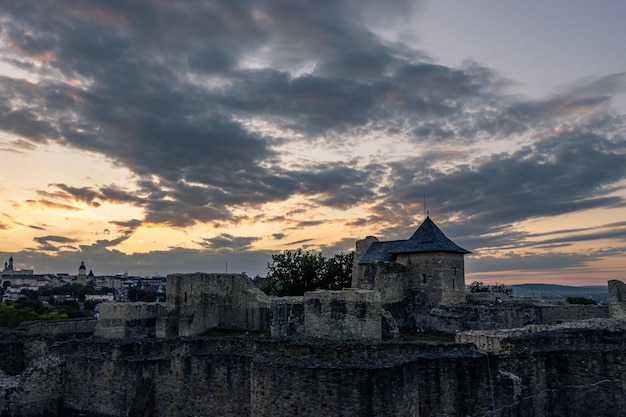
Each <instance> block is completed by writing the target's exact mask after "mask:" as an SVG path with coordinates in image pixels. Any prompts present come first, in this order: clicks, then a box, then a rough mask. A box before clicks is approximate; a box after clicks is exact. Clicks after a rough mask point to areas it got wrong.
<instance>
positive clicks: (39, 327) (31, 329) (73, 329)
mask: <svg viewBox="0 0 626 417" xmlns="http://www.w3.org/2000/svg"><path fill="white" fill-rule="evenodd" d="M96 324H97V320H96V319H95V318H78V319H65V320H37V321H27V322H23V323H21V324H20V325H19V326H18V327H17V329H16V330H18V331H24V332H26V333H28V334H33V335H34V334H50V335H54V334H59V335H61V334H72V335H75V334H80V333H85V334H93V332H94V330H95V328H96Z"/></svg>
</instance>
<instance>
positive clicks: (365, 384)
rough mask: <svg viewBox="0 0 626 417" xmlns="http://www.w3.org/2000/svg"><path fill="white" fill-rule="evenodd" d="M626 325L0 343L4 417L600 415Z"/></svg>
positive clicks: (14, 337)
mask: <svg viewBox="0 0 626 417" xmlns="http://www.w3.org/2000/svg"><path fill="white" fill-rule="evenodd" d="M625 336H626V324H625V323H624V321H615V322H613V324H612V325H610V326H607V325H605V324H600V323H598V326H591V325H587V326H586V327H584V328H583V327H580V326H579V327H571V328H560V329H558V330H557V331H538V332H535V333H534V334H532V335H530V334H529V335H517V336H511V337H509V338H508V339H506V340H504V339H503V340H501V341H500V344H501V346H502V347H503V348H502V349H500V350H499V351H497V352H495V351H494V352H489V353H487V352H486V351H484V350H479V349H477V348H476V346H475V345H474V344H467V343H449V344H431V343H424V342H421V343H420V342H399V341H393V342H392V341H379V342H368V343H362V342H358V343H355V342H333V341H324V340H317V341H312V340H308V341H298V340H281V339H273V338H270V337H267V336H266V337H252V336H240V337H234V338H210V337H185V338H166V339H156V338H152V339H148V338H143V339H130V338H127V339H116V340H110V339H102V338H93V337H92V338H82V339H81V338H76V337H71V338H61V337H59V336H58V335H57V336H50V337H48V338H42V337H41V336H40V335H38V336H28V335H24V334H23V333H21V332H6V333H3V334H2V337H1V338H0V352H1V353H2V355H3V360H2V361H0V415H2V416H3V417H4V416H12V417H31V416H32V417H35V416H49V417H56V416H64V417H65V416H69V417H72V416H90V417H105V416H133V417H134V416H153V417H179V416H192V415H219V416H223V417H235V416H237V417H241V416H250V417H257V416H258V417H262V416H270V415H271V416H276V417H281V416H294V415H298V416H311V417H313V416H328V417H335V416H336V417H339V416H352V415H363V416H368V415H371V416H381V417H385V416H389V417H392V416H393V417H403V416H407V417H408V416H415V415H419V416H442V415H450V416H451V415H457V416H495V415H498V416H508V417H531V416H537V417H539V416H541V417H544V416H547V417H551V416H553V417H556V416H563V415H568V416H574V417H586V416H589V417H591V416H593V417H595V416H598V415H602V416H606V417H613V416H615V417H617V416H622V415H623V410H624V409H625V407H626V392H625V388H626V387H625V385H624V383H623V381H624V380H625V379H626V337H625Z"/></svg>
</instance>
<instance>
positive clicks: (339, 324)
mask: <svg viewBox="0 0 626 417" xmlns="http://www.w3.org/2000/svg"><path fill="white" fill-rule="evenodd" d="M381 320H382V316H381V304H380V293H379V292H378V291H367V290H349V291H311V292H306V293H304V334H305V336H308V337H315V338H323V339H330V340H359V339H380V338H381V337H382V322H381Z"/></svg>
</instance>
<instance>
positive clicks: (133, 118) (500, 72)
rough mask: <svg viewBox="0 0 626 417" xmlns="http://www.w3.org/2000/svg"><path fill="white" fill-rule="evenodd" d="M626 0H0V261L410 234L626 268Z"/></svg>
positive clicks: (540, 275)
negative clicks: (427, 223) (427, 222)
mask: <svg viewBox="0 0 626 417" xmlns="http://www.w3.org/2000/svg"><path fill="white" fill-rule="evenodd" d="M625 18H626V3H625V2H623V1H621V0H613V1H611V0H607V1H604V2H602V3H597V2H592V1H589V0H588V1H581V0H553V1H550V2H545V1H538V0H529V1H524V2H519V1H512V0H511V1H496V0H473V1H471V2H469V1H464V0H436V1H434V0H431V1H414V0H413V1H411V0H391V1H389V0H388V1H386V2H380V1H374V0H358V1H357V0H332V1H330V0H316V1H306V0H293V1H284V0H230V1H228V2H225V1H198V0H175V1H164V0H137V1H133V2H122V1H111V0H93V1H89V2H81V1H69V0H68V1H60V0H59V1H48V2H41V1H38V0H21V1H19V2H12V1H4V2H0V92H1V94H2V98H3V99H2V100H1V101H0V158H1V159H0V161H1V162H0V167H1V168H0V201H1V203H0V204H1V206H0V207H1V210H0V260H1V259H2V258H5V262H6V261H8V258H9V257H10V256H13V258H14V262H15V268H16V269H33V270H34V271H35V273H57V272H66V273H70V274H76V273H77V272H78V266H79V265H80V262H81V261H84V262H85V265H86V266H87V269H88V270H89V269H91V270H93V272H94V274H96V275H105V274H118V273H128V274H130V275H139V276H145V275H167V274H169V273H175V272H183V273H184V272H196V271H201V272H226V271H227V272H245V273H247V274H248V275H249V276H255V275H261V276H264V275H265V274H266V272H267V264H268V262H270V261H271V256H272V254H276V253H279V252H280V251H283V250H295V249H298V248H303V249H305V250H308V251H313V252H322V253H323V254H324V255H325V256H332V255H334V254H336V253H339V252H344V253H345V252H348V251H350V250H353V249H354V244H355V241H356V240H357V239H361V238H364V237H365V236H370V235H372V236H377V237H378V238H379V239H381V240H396V239H407V238H408V237H409V236H411V234H412V233H413V232H414V231H415V229H416V228H417V227H418V226H419V224H420V223H421V222H422V221H423V220H424V218H425V216H426V214H427V213H428V215H429V216H430V217H431V219H433V221H434V222H435V223H436V224H437V225H438V226H439V227H440V228H441V229H442V231H443V232H444V233H445V234H446V235H447V236H448V237H449V238H450V239H452V240H453V241H454V242H455V243H456V244H458V245H459V246H461V247H463V248H466V249H468V250H470V251H471V252H472V254H471V255H468V256H466V261H465V265H466V282H468V283H469V282H471V281H475V280H479V281H483V282H485V283H493V282H499V283H504V284H515V283H524V282H533V283H536V282H540V283H556V284H567V285H606V282H607V280H609V279H621V280H626V256H625V255H626V207H625V203H626V72H625V71H626V55H625V54H623V51H622V50H623V44H624V41H625V40H626V25H624V24H623V22H624V19H625Z"/></svg>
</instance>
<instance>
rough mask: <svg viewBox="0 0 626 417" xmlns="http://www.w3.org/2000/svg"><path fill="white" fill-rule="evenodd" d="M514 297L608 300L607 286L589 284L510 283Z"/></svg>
mask: <svg viewBox="0 0 626 417" xmlns="http://www.w3.org/2000/svg"><path fill="white" fill-rule="evenodd" d="M509 288H511V289H513V297H514V298H541V299H563V300H564V299H566V298H567V297H587V298H591V299H593V300H595V301H596V302H598V303H602V304H605V303H607V302H608V296H609V294H608V287H607V286H605V285H590V286H582V287H574V286H570V285H555V284H518V285H510V286H509Z"/></svg>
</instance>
